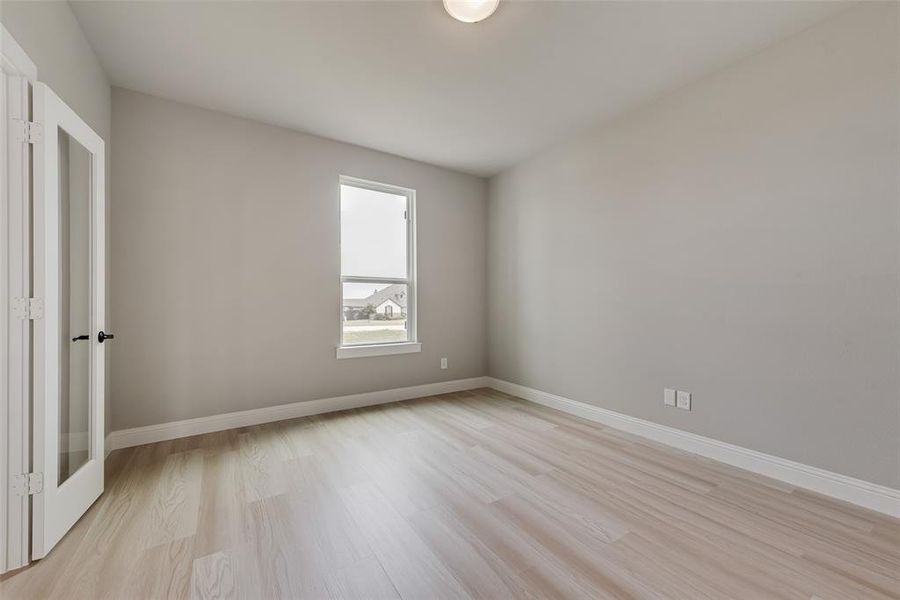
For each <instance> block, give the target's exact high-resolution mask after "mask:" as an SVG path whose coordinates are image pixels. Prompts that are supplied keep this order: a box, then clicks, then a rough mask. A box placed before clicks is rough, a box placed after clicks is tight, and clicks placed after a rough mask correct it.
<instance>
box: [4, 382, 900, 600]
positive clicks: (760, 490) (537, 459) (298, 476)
mask: <svg viewBox="0 0 900 600" xmlns="http://www.w3.org/2000/svg"><path fill="white" fill-rule="evenodd" d="M107 464H108V480H107V487H106V493H105V494H104V495H103V496H102V497H101V498H100V500H98V501H97V503H96V504H95V505H94V506H93V507H92V508H91V510H90V511H89V512H88V513H87V514H86V515H85V516H84V517H83V518H82V519H81V520H80V521H79V522H78V524H77V525H76V526H75V528H74V529H73V530H72V531H71V532H70V533H69V534H68V535H67V536H66V538H64V539H63V541H62V542H61V543H60V545H59V546H58V547H57V548H56V549H55V550H54V551H53V552H52V553H51V554H50V556H49V557H47V558H46V559H44V560H42V561H39V562H38V563H36V564H35V565H33V566H32V567H30V568H28V569H26V570H24V571H22V572H19V573H17V574H15V575H13V576H12V577H6V578H5V579H4V580H3V581H2V582H0V596H2V597H3V598H4V599H7V598H19V597H24V598H91V599H95V598H96V599H99V598H187V597H192V598H224V597H235V598H287V597H290V598H306V597H309V598H350V599H358V598H404V599H407V600H409V599H420V598H421V599H431V598H468V597H475V598H491V599H494V598H513V597H515V598H690V599H695V598H698V599H699V598H759V599H763V598H765V599H768V598H798V599H799V598H804V599H810V598H821V599H830V598H834V599H840V600H846V599H850V598H900V521H898V520H896V519H891V518H889V517H886V516H883V515H879V514H877V513H873V512H869V511H866V510H863V509H860V508H856V507H853V506H850V505H847V504H843V503H840V502H837V501H834V500H830V499H827V498H824V497H821V496H818V495H816V494H813V493H810V492H805V491H802V490H798V489H792V488H791V487H789V486H786V485H785V484H782V483H778V482H776V481H772V480H768V479H765V478H763V477H759V476H756V475H753V474H750V473H747V472H744V471H740V470H738V469H735V468H732V467H728V466H725V465H722V464H720V463H716V462H713V461H709V460H706V459H703V458H700V457H696V456H693V455H689V454H685V453H681V452H678V451H675V450H672V449H670V448H666V447H664V446H660V445H656V444H653V443H650V442H647V441H645V440H642V439H640V438H637V437H633V436H630V435H627V434H624V433H621V432H618V431H615V430H612V429H608V428H603V427H600V426H599V425H597V424H595V423H590V422H587V421H582V420H579V419H576V418H574V417H571V416H568V415H564V414H561V413H558V412H555V411H552V410H549V409H545V408H542V407H537V406H535V405H532V404H528V403H526V402H524V401H520V400H516V399H514V398H512V397H511V396H506V395H504V394H501V393H499V392H495V391H492V390H476V391H473V392H463V393H459V394H448V395H444V396H439V397H433V398H425V399H421V400H414V401H409V402H401V403H397V404H390V405H385V406H379V407H374V408H369V409H361V410H355V411H349V412H344V413H334V414H329V415H322V416H317V417H310V418H305V419H298V420H293V421H284V422H280V423H272V424H268V425H262V426H258V427H248V428H244V429H239V430H232V431H226V432H221V433H214V434H209V435H204V436H197V437H193V438H187V439H182V440H174V441H171V442H164V443H158V444H151V445H147V446H141V447H137V448H130V449H127V450H120V451H117V452H114V453H113V454H112V455H111V456H110V458H109V460H108V461H107Z"/></svg>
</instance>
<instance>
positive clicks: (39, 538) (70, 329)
mask: <svg viewBox="0 0 900 600" xmlns="http://www.w3.org/2000/svg"><path fill="white" fill-rule="evenodd" d="M32 108H33V121H34V123H36V126H34V131H33V132H32V138H33V148H34V154H33V160H34V171H33V172H34V180H33V185H34V187H33V189H34V205H33V211H34V218H33V228H34V229H33V261H34V263H33V264H34V266H33V277H34V297H35V298H36V299H37V300H38V301H40V302H42V303H43V307H42V315H41V316H40V318H37V319H35V320H34V345H33V357H34V358H33V360H34V375H33V436H32V440H33V445H32V464H33V469H32V470H33V472H34V475H32V477H33V480H32V481H30V482H29V485H30V487H31V492H32V494H33V496H32V548H31V557H32V559H37V558H42V557H44V556H45V555H46V554H47V553H48V552H49V551H50V550H51V549H52V548H53V546H55V545H56V543H57V542H58V541H59V540H60V539H61V538H62V536H63V535H65V533H66V532H67V531H68V530H69V529H70V528H71V527H72V525H74V524H75V522H76V521H77V520H78V519H79V517H81V515H82V514H84V512H85V511H86V510H87V509H88V508H89V507H90V506H91V504H92V503H93V502H94V500H96V499H97V497H98V496H99V495H100V494H101V493H102V492H103V462H104V458H105V456H104V416H103V409H104V354H105V352H104V351H105V345H104V343H103V341H104V339H105V338H106V337H108V336H105V334H104V333H103V327H104V325H105V323H104V314H105V312H104V295H105V288H106V282H105V266H104V265H105V243H106V242H105V193H104V183H105V175H104V165H105V162H104V161H105V156H104V147H103V140H102V139H101V138H100V136H99V135H97V134H96V133H95V132H94V131H93V130H92V129H91V128H90V127H88V125H87V124H86V123H85V122H84V121H83V120H82V119H81V118H80V117H79V116H78V115H77V114H75V112H74V111H73V110H72V109H71V108H69V107H68V106H67V105H66V104H65V103H64V102H63V101H62V100H60V99H59V98H58V97H57V96H56V94H54V93H53V91H52V90H51V89H50V88H49V87H47V86H46V85H44V84H42V83H37V84H36V85H35V86H34V95H33V105H32Z"/></svg>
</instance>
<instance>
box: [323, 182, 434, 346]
mask: <svg viewBox="0 0 900 600" xmlns="http://www.w3.org/2000/svg"><path fill="white" fill-rule="evenodd" d="M340 184H341V345H340V347H339V348H338V351H337V357H338V358H353V357H359V356H376V355H381V354H402V353H406V352H418V351H419V349H420V344H418V343H417V340H416V303H415V298H416V294H415V275H416V267H415V265H416V256H415V254H416V253H415V249H416V244H415V231H416V230H415V197H416V193H415V191H414V190H408V189H405V188H400V187H395V186H392V185H386V184H382V183H374V182H371V181H364V180H361V179H354V178H352V177H343V176H342V177H341V180H340Z"/></svg>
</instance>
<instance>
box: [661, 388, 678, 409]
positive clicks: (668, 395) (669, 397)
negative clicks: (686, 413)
mask: <svg viewBox="0 0 900 600" xmlns="http://www.w3.org/2000/svg"><path fill="white" fill-rule="evenodd" d="M663 404H665V405H666V406H675V390H670V389H665V390H663Z"/></svg>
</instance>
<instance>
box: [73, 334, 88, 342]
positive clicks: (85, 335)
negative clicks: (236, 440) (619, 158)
mask: <svg viewBox="0 0 900 600" xmlns="http://www.w3.org/2000/svg"><path fill="white" fill-rule="evenodd" d="M89 339H91V336H89V335H88V334H84V335H79V336H78V337H73V338H72V341H73V342H77V341H78V340H89Z"/></svg>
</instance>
